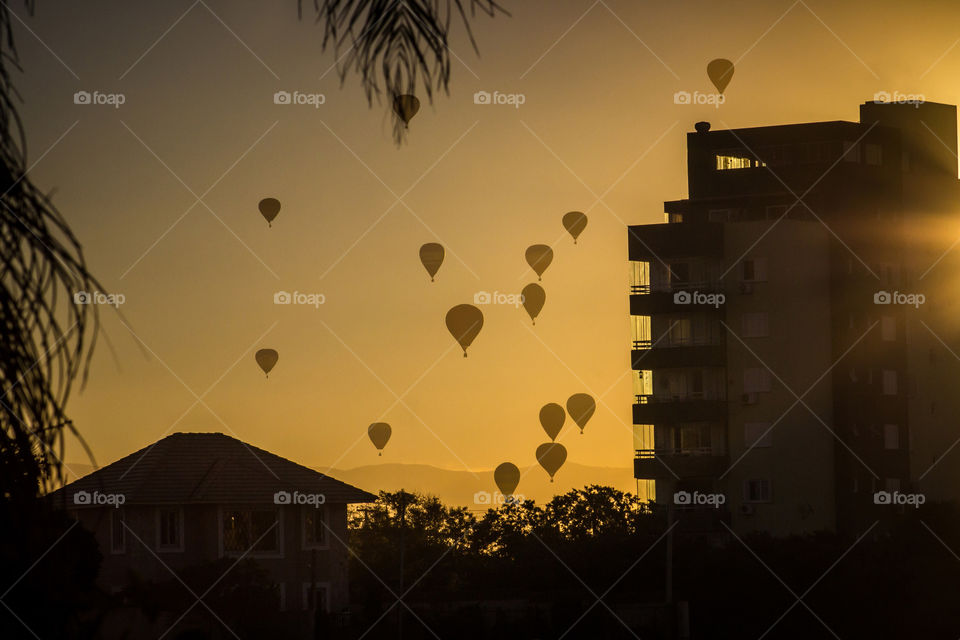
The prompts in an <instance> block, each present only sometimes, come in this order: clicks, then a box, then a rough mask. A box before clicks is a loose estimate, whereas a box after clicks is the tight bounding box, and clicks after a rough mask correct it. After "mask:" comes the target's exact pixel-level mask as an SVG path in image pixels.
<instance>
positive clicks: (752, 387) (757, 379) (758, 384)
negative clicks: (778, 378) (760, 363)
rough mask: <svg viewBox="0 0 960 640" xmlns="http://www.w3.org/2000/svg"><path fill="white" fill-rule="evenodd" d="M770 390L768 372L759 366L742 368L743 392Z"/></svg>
mask: <svg viewBox="0 0 960 640" xmlns="http://www.w3.org/2000/svg"><path fill="white" fill-rule="evenodd" d="M766 391H770V372H769V371H767V370H766V369H762V368H760V367H756V368H751V369H744V370H743V392H744V393H762V392H766Z"/></svg>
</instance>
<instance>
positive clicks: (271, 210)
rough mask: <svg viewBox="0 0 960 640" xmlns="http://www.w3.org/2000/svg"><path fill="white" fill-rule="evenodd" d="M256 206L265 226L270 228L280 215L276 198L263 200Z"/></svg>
mask: <svg viewBox="0 0 960 640" xmlns="http://www.w3.org/2000/svg"><path fill="white" fill-rule="evenodd" d="M257 206H258V208H259V209H260V215H262V216H263V217H264V218H266V220H267V226H268V227H272V226H273V224H271V223H272V222H273V219H274V218H276V217H277V214H278V213H280V201H279V200H277V199H276V198H264V199H263V200H261V201H260V204H259V205H257Z"/></svg>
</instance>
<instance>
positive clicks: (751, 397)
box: [741, 393, 759, 404]
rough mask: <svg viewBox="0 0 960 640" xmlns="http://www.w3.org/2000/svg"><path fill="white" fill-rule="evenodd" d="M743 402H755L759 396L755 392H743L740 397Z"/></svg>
mask: <svg viewBox="0 0 960 640" xmlns="http://www.w3.org/2000/svg"><path fill="white" fill-rule="evenodd" d="M741 399H742V400H743V404H757V401H758V400H759V397H758V395H757V394H756V393H745V394H743V396H742V398H741Z"/></svg>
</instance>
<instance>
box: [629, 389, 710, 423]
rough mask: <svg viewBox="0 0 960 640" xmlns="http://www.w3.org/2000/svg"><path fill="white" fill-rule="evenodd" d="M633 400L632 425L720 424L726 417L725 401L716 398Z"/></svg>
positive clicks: (643, 397) (654, 397)
mask: <svg viewBox="0 0 960 640" xmlns="http://www.w3.org/2000/svg"><path fill="white" fill-rule="evenodd" d="M635 399H636V402H635V403H634V405H633V424H663V423H677V422H720V421H723V420H725V419H726V417H727V401H726V400H723V399H720V398H716V397H711V398H704V397H702V396H693V395H690V396H686V397H682V398H673V397H657V396H654V395H638V396H636V398H635Z"/></svg>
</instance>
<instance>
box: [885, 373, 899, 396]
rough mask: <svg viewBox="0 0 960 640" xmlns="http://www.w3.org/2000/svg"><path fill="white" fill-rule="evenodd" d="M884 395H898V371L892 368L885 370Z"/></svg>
mask: <svg viewBox="0 0 960 640" xmlns="http://www.w3.org/2000/svg"><path fill="white" fill-rule="evenodd" d="M883 395H885V396H895V395H897V372H896V371H894V370H892V369H884V370H883Z"/></svg>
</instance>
